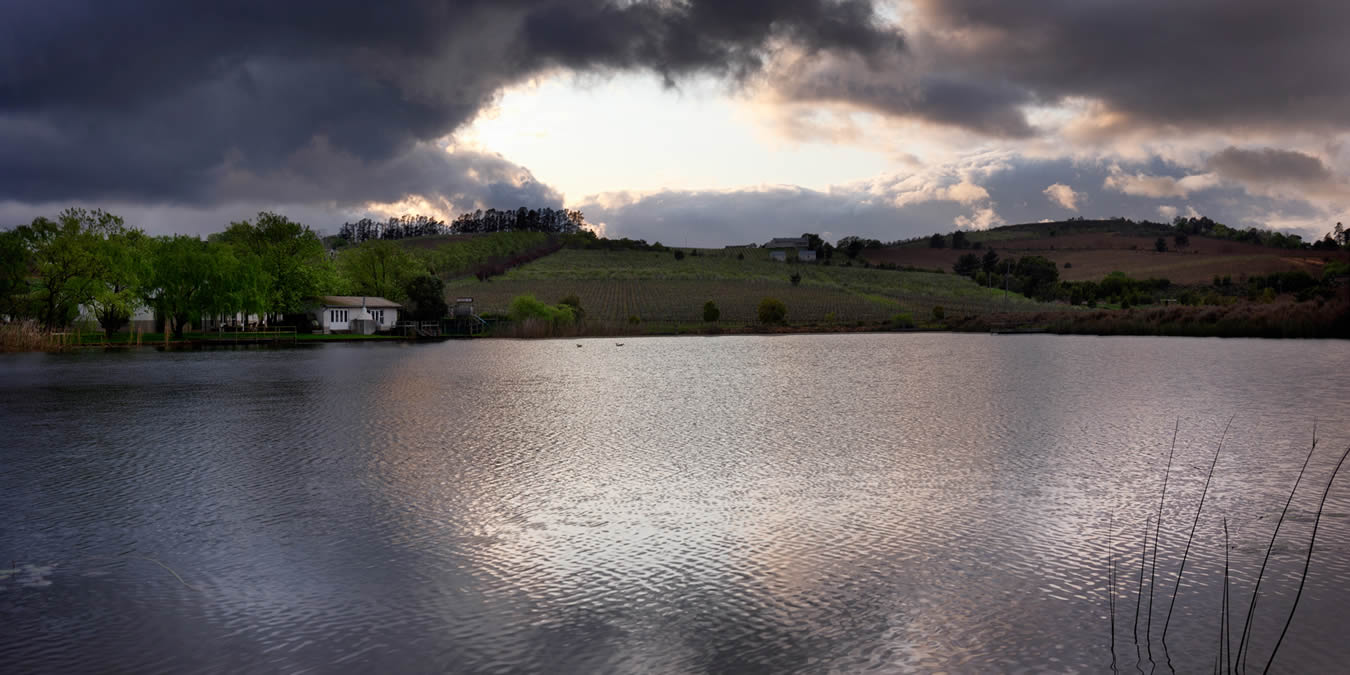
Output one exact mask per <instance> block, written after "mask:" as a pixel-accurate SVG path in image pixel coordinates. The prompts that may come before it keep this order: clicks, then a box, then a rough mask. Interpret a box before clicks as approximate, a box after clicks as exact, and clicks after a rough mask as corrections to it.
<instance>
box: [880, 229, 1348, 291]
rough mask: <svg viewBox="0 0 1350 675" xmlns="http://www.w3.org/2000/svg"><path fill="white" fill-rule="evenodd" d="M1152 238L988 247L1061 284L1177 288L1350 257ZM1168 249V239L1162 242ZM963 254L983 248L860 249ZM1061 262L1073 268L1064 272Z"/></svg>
mask: <svg viewBox="0 0 1350 675" xmlns="http://www.w3.org/2000/svg"><path fill="white" fill-rule="evenodd" d="M1155 239H1156V237H1130V236H1119V235H1115V234H1110V233H1088V234H1074V235H1064V236H1060V237H1049V238H1044V239H1013V240H1007V241H1000V242H997V243H995V244H994V245H992V246H991V248H993V249H994V250H996V251H998V254H999V256H1001V257H1007V256H1010V255H1011V256H1024V255H1039V256H1044V257H1046V258H1049V259H1050V260H1053V261H1055V262H1056V263H1058V264H1059V266H1060V278H1061V279H1064V280H1066V281H1097V280H1100V279H1101V278H1102V277H1104V276H1106V275H1108V274H1110V273H1111V272H1115V271H1120V272H1124V273H1125V274H1128V275H1129V276H1131V277H1134V278H1136V279H1147V278H1150V277H1155V278H1165V279H1168V280H1170V281H1171V282H1172V283H1176V284H1204V283H1209V282H1211V281H1212V280H1213V279H1214V277H1215V276H1216V275H1217V276H1231V277H1233V279H1234V280H1236V279H1239V278H1240V277H1242V276H1243V275H1256V274H1270V273H1272V272H1286V271H1291V270H1297V269H1301V270H1304V271H1307V272H1308V273H1309V274H1312V275H1313V276H1319V275H1320V274H1321V269H1322V265H1323V264H1325V260H1326V259H1332V260H1336V259H1339V260H1350V253H1346V252H1330V251H1304V250H1290V249H1279V248H1269V247H1265V246H1257V245H1255V244H1242V243H1237V242H1232V241H1225V240H1222V239H1209V238H1205V237H1191V243H1190V246H1187V247H1186V248H1184V249H1182V250H1179V251H1172V250H1169V251H1167V252H1166V253H1158V252H1157V251H1155V250H1153V244H1154V240H1155ZM1167 245H1168V247H1169V248H1171V246H1172V239H1171V238H1170V237H1169V238H1168V240H1167ZM964 253H975V254H976V255H983V254H984V251H982V250H978V251H977V250H970V251H958V250H953V249H946V248H939V249H935V248H916V247H903V248H884V249H877V250H872V251H864V253H863V257H864V258H866V259H867V260H868V261H869V262H872V263H883V262H886V263H894V264H897V265H913V266H915V267H928V268H932V267H943V268H945V269H948V270H950V269H951V266H952V265H953V264H954V263H955V262H956V259H957V258H959V257H961V255H962V254H964ZM1064 263H1070V264H1071V265H1072V266H1071V267H1069V268H1067V269H1065V268H1064Z"/></svg>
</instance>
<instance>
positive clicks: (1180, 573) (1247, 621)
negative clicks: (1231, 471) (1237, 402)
mask: <svg viewBox="0 0 1350 675" xmlns="http://www.w3.org/2000/svg"><path fill="white" fill-rule="evenodd" d="M1234 417H1236V416H1234ZM1233 419H1234V418H1233V417H1230V418H1229V420H1228V423H1227V424H1225V425H1224V428H1223V433H1222V434H1221V436H1220V438H1219V444H1218V447H1217V448H1216V449H1215V451H1214V456H1213V457H1212V458H1211V460H1210V465H1209V470H1208V471H1207V473H1206V475H1205V482H1204V486H1203V487H1202V488H1201V491H1200V499H1199V502H1198V503H1197V505H1196V509H1195V516H1194V518H1193V519H1192V521H1191V530H1190V533H1189V535H1188V536H1187V539H1186V545H1185V548H1184V549H1183V551H1182V556H1181V562H1180V565H1179V566H1178V568H1177V574H1176V582H1175V584H1174V585H1173V587H1172V589H1171V592H1170V594H1169V604H1168V608H1167V614H1166V616H1165V618H1164V621H1163V629H1162V645H1163V654H1164V655H1165V656H1166V657H1167V659H1166V664H1165V665H1166V666H1167V667H1168V668H1169V669H1170V670H1172V672H1176V670H1175V668H1174V667H1173V666H1172V659H1171V655H1170V653H1169V651H1168V645H1167V634H1168V629H1169V627H1170V625H1171V621H1172V614H1173V613H1174V610H1175V608H1176V601H1177V597H1178V595H1179V594H1180V589H1181V584H1182V582H1183V580H1184V578H1185V571H1186V565H1187V562H1188V560H1189V557H1190V551H1191V548H1192V545H1193V544H1194V541H1195V533H1196V531H1197V529H1198V528H1199V522H1200V517H1201V515H1202V514H1203V512H1204V507H1205V501H1206V498H1207V497H1208V494H1209V489H1210V486H1211V485H1212V484H1213V482H1214V473H1215V470H1216V468H1217V466H1218V461H1219V456H1220V455H1221V454H1222V453H1223V448H1224V445H1225V444H1226V442H1227V439H1228V432H1229V430H1230V428H1231V427H1232V423H1233ZM1179 426H1180V421H1179V420H1178V423H1177V425H1176V427H1174V429H1173V440H1172V450H1171V451H1169V453H1168V463H1167V467H1166V469H1164V472H1163V489H1162V494H1161V496H1160V497H1159V507H1158V513H1157V518H1158V520H1159V521H1161V519H1162V511H1163V505H1164V504H1165V500H1166V495H1167V486H1168V483H1169V479H1170V476H1171V466H1172V463H1173V460H1174V456H1175V448H1176V436H1177V431H1178V428H1179ZM1317 442H1318V439H1317V427H1316V424H1315V423H1314V426H1313V441H1312V446H1311V447H1310V448H1309V450H1308V454H1307V456H1306V457H1305V458H1304V460H1303V465H1302V466H1301V467H1300V468H1299V473H1298V476H1297V478H1296V479H1295V481H1294V486H1293V488H1292V489H1291V490H1290V491H1289V496H1288V497H1287V498H1286V500H1285V504H1284V508H1283V510H1282V511H1281V512H1280V517H1279V519H1278V520H1277V521H1276V523H1275V529H1274V531H1273V532H1272V533H1271V536H1270V541H1269V543H1268V544H1267V546H1266V554H1265V558H1264V559H1263V560H1262V562H1261V568H1260V570H1259V571H1258V573H1257V575H1256V580H1255V582H1254V584H1253V588H1252V595H1251V599H1250V601H1249V604H1248V607H1247V612H1246V615H1245V617H1244V618H1243V626H1242V630H1241V632H1240V633H1239V639H1238V643H1237V647H1236V648H1234V646H1233V632H1234V625H1233V616H1232V614H1233V591H1232V584H1233V577H1232V550H1233V544H1232V532H1231V530H1230V528H1229V525H1228V517H1227V516H1224V517H1223V519H1222V527H1223V577H1222V584H1223V586H1222V588H1221V589H1220V592H1221V601H1220V617H1219V622H1218V624H1219V625H1218V629H1219V635H1218V648H1217V650H1216V654H1215V656H1214V661H1213V670H1214V672H1215V673H1216V674H1218V673H1224V674H1228V675H1231V674H1232V673H1243V672H1246V667H1247V663H1248V660H1247V657H1248V653H1249V652H1250V650H1251V646H1252V643H1253V642H1254V641H1255V639H1254V638H1255V634H1254V631H1253V626H1254V625H1255V622H1254V616H1255V612H1256V605H1257V601H1258V600H1259V597H1260V591H1261V582H1262V580H1263V578H1264V576H1265V571H1266V569H1267V566H1268V564H1269V562H1270V559H1271V556H1272V553H1273V550H1274V547H1275V543H1276V541H1277V539H1278V536H1279V533H1280V530H1281V527H1282V526H1283V524H1284V521H1285V520H1286V518H1287V516H1288V513H1289V509H1290V506H1291V505H1292V503H1293V499H1294V496H1295V495H1296V494H1297V492H1298V488H1299V486H1300V485H1301V484H1302V482H1303V477H1304V476H1305V475H1306V474H1307V469H1308V465H1309V464H1310V463H1311V461H1312V456H1313V454H1314V453H1315V451H1316V449H1317ZM1347 459H1350V447H1347V448H1346V449H1345V451H1344V452H1343V453H1342V454H1341V456H1340V458H1339V460H1338V461H1337V462H1336V465H1335V467H1334V468H1333V469H1332V470H1331V473H1330V476H1329V478H1328V479H1327V484H1326V487H1325V488H1324V489H1323V491H1322V497H1321V501H1320V502H1319V503H1318V508H1317V511H1316V515H1315V517H1314V519H1313V527H1312V534H1311V535H1310V536H1309V541H1308V547H1307V555H1306V556H1305V558H1304V561H1303V571H1302V574H1301V576H1300V578H1299V582H1298V589H1297V591H1296V592H1295V594H1294V600H1293V603H1292V604H1291V606H1290V608H1289V614H1288V616H1287V617H1286V619H1285V622H1284V625H1283V627H1282V628H1281V630H1280V633H1279V636H1278V637H1277V639H1276V640H1275V644H1274V646H1273V647H1272V649H1271V651H1270V655H1269V658H1268V660H1267V662H1266V664H1265V667H1264V669H1263V671H1262V672H1264V673H1269V672H1270V669H1271V666H1272V664H1273V663H1274V662H1275V657H1276V655H1277V654H1278V652H1279V648H1280V645H1281V644H1282V643H1283V641H1284V638H1285V636H1286V635H1287V634H1288V632H1289V628H1290V626H1291V625H1292V624H1293V619H1294V614H1295V612H1296V611H1297V609H1298V604H1299V601H1300V599H1301V598H1302V596H1303V590H1304V588H1305V587H1306V584H1307V580H1308V575H1309V573H1310V571H1311V567H1312V558H1313V554H1314V551H1315V548H1316V543H1317V534H1318V531H1319V527H1320V524H1321V520H1322V514H1323V512H1324V511H1325V509H1326V502H1327V499H1328V497H1329V495H1330V493H1331V488H1332V487H1333V485H1334V484H1335V481H1336V476H1337V475H1338V474H1339V472H1340V470H1341V467H1342V466H1343V465H1344V464H1345V461H1346V460H1347ZM1152 518H1153V516H1151V515H1150V517H1149V518H1147V519H1145V521H1144V538H1143V546H1142V548H1141V551H1140V557H1139V576H1138V580H1137V581H1136V588H1135V619H1134V622H1135V625H1134V639H1135V658H1136V669H1137V670H1139V671H1140V672H1141V673H1142V672H1143V668H1142V664H1143V660H1142V658H1141V654H1140V649H1139V619H1140V617H1141V616H1142V617H1145V621H1146V624H1147V625H1146V629H1145V637H1146V640H1145V643H1146V645H1147V646H1148V647H1149V651H1148V659H1149V663H1150V664H1152V665H1153V666H1154V668H1156V666H1157V663H1156V662H1155V661H1154V660H1153V654H1152V648H1151V647H1152V645H1151V636H1152V632H1151V619H1152V610H1153V608H1152V605H1153V600H1154V592H1153V588H1154V586H1155V585H1156V575H1157V565H1158V549H1159V539H1160V532H1161V527H1159V526H1158V525H1156V524H1152V525H1153V554H1152V557H1151V558H1150V556H1149V550H1148V537H1149V528H1150V525H1151V523H1150V522H1149V521H1150V520H1152ZM1114 542H1115V525H1114V513H1113V514H1112V516H1111V519H1110V521H1109V524H1108V531H1107V568H1108V572H1107V575H1108V576H1107V578H1108V585H1109V595H1108V597H1107V606H1108V611H1109V612H1110V622H1109V623H1110V631H1111V667H1112V670H1113V671H1115V669H1116V653H1115V645H1116V639H1115V637H1116V635H1115V633H1116V622H1115V618H1116V617H1115V614H1116V597H1115V592H1116V585H1117V583H1118V579H1119V577H1118V575H1117V571H1116V570H1117V562H1116V555H1115V543H1114ZM1145 572H1149V609H1148V611H1147V613H1145V612H1144V610H1143V609H1142V605H1143V598H1144V593H1143V589H1144V576H1145Z"/></svg>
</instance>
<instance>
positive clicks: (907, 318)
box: [891, 312, 914, 328]
mask: <svg viewBox="0 0 1350 675" xmlns="http://www.w3.org/2000/svg"><path fill="white" fill-rule="evenodd" d="M891 325H892V326H894V327H895V328H913V327H914V317H913V316H911V315H910V314H909V313H907V312H901V313H899V314H896V315H895V316H892V317H891Z"/></svg>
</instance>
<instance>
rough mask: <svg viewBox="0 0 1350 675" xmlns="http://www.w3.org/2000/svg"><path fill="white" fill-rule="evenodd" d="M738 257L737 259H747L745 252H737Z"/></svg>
mask: <svg viewBox="0 0 1350 675" xmlns="http://www.w3.org/2000/svg"><path fill="white" fill-rule="evenodd" d="M736 259H737V260H745V254H744V253H737V254H736Z"/></svg>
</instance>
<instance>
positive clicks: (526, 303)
mask: <svg viewBox="0 0 1350 675" xmlns="http://www.w3.org/2000/svg"><path fill="white" fill-rule="evenodd" d="M507 316H509V317H511V320H512V321H525V320H526V319H542V320H544V321H551V322H553V323H572V322H573V321H575V320H576V313H575V311H574V310H573V309H572V306H571V305H557V306H552V305H547V304H545V303H543V302H540V301H539V300H538V299H537V298H535V297H534V296H533V295H528V294H527V295H518V296H516V299H514V300H512V301H511V309H510V311H508V312H507Z"/></svg>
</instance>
